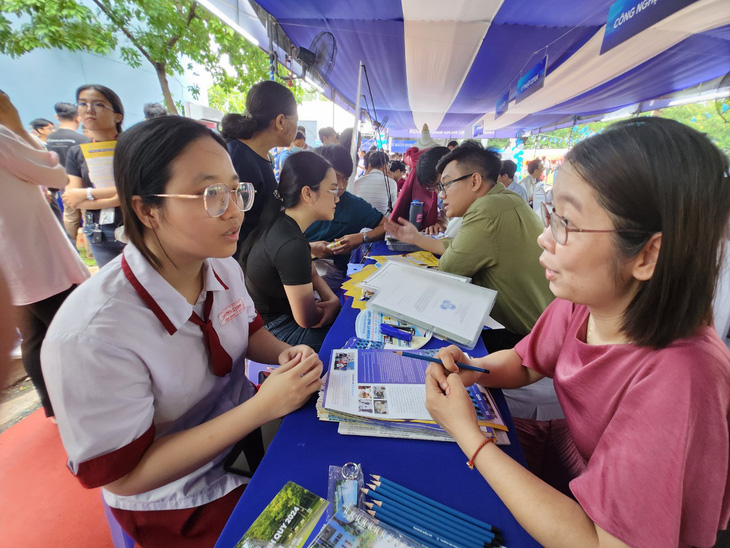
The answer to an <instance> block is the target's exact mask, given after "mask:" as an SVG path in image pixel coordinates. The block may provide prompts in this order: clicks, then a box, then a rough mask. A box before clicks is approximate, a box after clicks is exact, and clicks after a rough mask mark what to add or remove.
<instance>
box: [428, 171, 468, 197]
mask: <svg viewBox="0 0 730 548" xmlns="http://www.w3.org/2000/svg"><path fill="white" fill-rule="evenodd" d="M472 175H474V174H473V173H467V174H466V175H462V176H461V177H457V178H456V179H451V180H450V181H448V182H446V183H439V184H438V185H437V188H438V189H439V192H443V193H444V194H446V189H447V188H449V187H450V186H451V185H453V184H454V183H458V182H459V181H463V180H464V179H466V178H467V177H471V176H472Z"/></svg>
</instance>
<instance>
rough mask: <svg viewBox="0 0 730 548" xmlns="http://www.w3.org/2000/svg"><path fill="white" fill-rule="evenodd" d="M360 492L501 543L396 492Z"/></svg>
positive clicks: (491, 534)
mask: <svg viewBox="0 0 730 548" xmlns="http://www.w3.org/2000/svg"><path fill="white" fill-rule="evenodd" d="M362 492H363V493H365V494H366V495H367V496H368V497H370V498H371V499H372V500H375V501H379V502H385V503H392V504H394V505H397V506H398V507H400V508H403V509H405V510H407V511H409V512H412V513H416V514H419V515H420V514H426V515H427V516H428V517H429V519H431V518H434V519H435V520H437V521H438V522H439V524H442V523H446V524H448V525H447V527H450V528H453V527H454V526H455V525H458V526H460V527H464V529H467V530H468V531H469V532H470V533H471V534H472V535H480V536H481V537H484V538H485V539H487V542H493V543H499V542H501V535H500V537H499V538H496V537H497V535H496V534H495V533H494V532H492V531H487V530H486V529H484V528H483V527H477V526H475V525H473V524H471V523H469V522H467V521H464V520H462V519H459V518H457V517H454V516H452V515H451V514H447V513H446V512H443V511H441V510H439V509H438V508H434V507H432V506H426V505H424V504H423V503H421V502H420V501H417V500H415V499H412V498H406V497H403V496H402V495H401V494H400V493H398V492H394V491H387V490H386V489H385V488H383V487H382V486H381V487H380V488H378V490H377V491H375V490H374V489H370V490H368V489H362Z"/></svg>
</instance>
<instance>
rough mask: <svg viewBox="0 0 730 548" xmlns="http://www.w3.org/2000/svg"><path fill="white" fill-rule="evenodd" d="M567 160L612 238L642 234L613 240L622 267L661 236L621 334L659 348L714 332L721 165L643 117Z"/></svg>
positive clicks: (699, 143)
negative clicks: (603, 214) (706, 329)
mask: <svg viewBox="0 0 730 548" xmlns="http://www.w3.org/2000/svg"><path fill="white" fill-rule="evenodd" d="M565 159H566V162H569V163H570V165H571V166H572V167H573V168H574V169H575V170H576V172H577V173H578V175H579V176H580V177H581V178H582V179H583V180H584V181H585V182H586V183H587V184H588V185H589V186H590V187H591V188H592V189H593V191H594V192H595V195H596V199H597V200H598V202H599V203H600V204H601V206H602V207H603V208H605V209H606V211H607V212H608V214H609V216H610V217H611V218H612V220H613V224H614V226H615V228H616V229H632V230H642V231H645V233H643V234H642V233H639V234H637V233H625V232H624V233H618V234H616V235H615V240H616V246H617V250H618V253H619V257H620V259H624V260H625V259H628V258H631V257H634V256H636V254H638V253H639V252H640V251H641V250H642V249H643V247H644V245H645V244H646V242H647V241H648V240H649V238H651V234H652V233H657V232H661V234H662V240H661V248H660V251H659V256H658V261H657V264H656V267H655V269H654V274H653V276H652V277H651V279H649V280H647V281H645V282H642V283H641V285H640V287H639V290H638V292H637V294H636V295H635V297H634V299H633V300H632V301H631V303H630V304H629V306H628V307H627V308H626V311H625V312H624V316H623V325H622V330H623V333H624V334H625V335H626V336H627V337H628V338H629V339H630V340H631V341H632V342H634V343H636V344H639V345H643V346H653V347H657V348H661V347H665V346H667V345H668V344H670V343H672V342H673V341H675V340H677V339H681V338H684V337H689V336H691V335H693V334H694V333H695V332H696V331H697V329H698V328H699V327H700V326H701V325H711V324H712V321H713V314H712V301H713V297H714V292H715V286H716V282H717V277H718V274H719V272H720V268H721V265H722V260H723V258H722V254H723V247H724V246H723V242H724V240H725V238H727V236H728V217H729V216H730V177H729V176H728V159H727V157H726V156H725V155H724V154H723V153H722V152H720V150H718V148H717V147H716V146H714V145H713V144H712V143H711V142H710V140H709V139H708V138H707V137H706V136H705V135H704V134H702V133H699V132H698V131H695V130H694V129H692V128H690V127H687V126H685V125H682V124H680V123H679V122H675V121H674V120H668V119H665V118H654V117H641V118H633V119H631V120H625V121H622V122H618V123H616V124H614V125H612V126H610V127H609V128H608V129H607V130H606V131H604V132H603V133H600V134H598V135H595V136H593V137H591V138H589V139H586V140H585V141H581V142H580V143H578V144H577V145H576V146H575V147H574V148H573V149H572V150H570V151H569V152H568V154H567V155H566V157H565Z"/></svg>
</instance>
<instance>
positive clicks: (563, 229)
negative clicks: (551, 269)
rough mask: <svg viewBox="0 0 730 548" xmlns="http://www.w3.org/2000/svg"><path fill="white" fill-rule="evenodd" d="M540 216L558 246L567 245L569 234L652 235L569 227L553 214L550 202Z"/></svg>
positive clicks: (637, 232)
mask: <svg viewBox="0 0 730 548" xmlns="http://www.w3.org/2000/svg"><path fill="white" fill-rule="evenodd" d="M541 216H542V224H543V225H545V228H547V227H548V226H549V227H550V231H551V232H552V233H553V238H555V242H556V243H559V244H560V245H565V244H566V243H568V233H569V232H592V233H606V234H609V233H620V232H628V233H635V234H653V233H652V232H649V231H648V230H631V229H622V230H592V229H588V228H576V227H569V226H568V220H567V219H566V218H565V217H561V216H560V215H558V214H557V213H555V208H554V207H553V204H551V203H550V202H543V203H542V210H541Z"/></svg>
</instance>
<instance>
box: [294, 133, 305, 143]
mask: <svg viewBox="0 0 730 548" xmlns="http://www.w3.org/2000/svg"><path fill="white" fill-rule="evenodd" d="M294 140H295V141H306V140H307V136H306V135H304V133H302V132H301V131H297V134H296V136H295V137H294Z"/></svg>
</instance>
